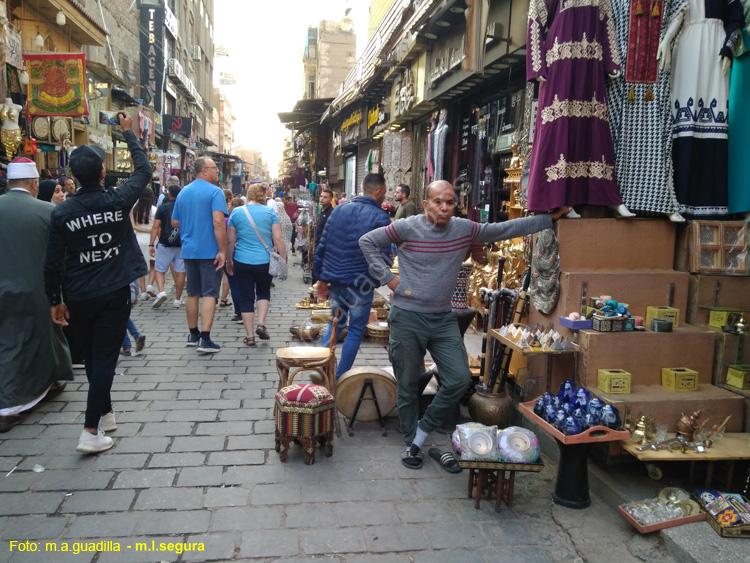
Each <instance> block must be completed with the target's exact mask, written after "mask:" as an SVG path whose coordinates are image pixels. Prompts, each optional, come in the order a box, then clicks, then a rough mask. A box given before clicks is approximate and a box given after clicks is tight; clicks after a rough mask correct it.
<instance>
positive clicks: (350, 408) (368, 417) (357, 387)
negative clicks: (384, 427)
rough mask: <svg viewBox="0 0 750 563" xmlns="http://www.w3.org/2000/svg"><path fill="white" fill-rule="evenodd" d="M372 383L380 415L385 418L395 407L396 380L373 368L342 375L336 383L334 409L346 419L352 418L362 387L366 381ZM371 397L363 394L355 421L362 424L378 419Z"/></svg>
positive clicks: (386, 373)
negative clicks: (363, 398) (363, 397)
mask: <svg viewBox="0 0 750 563" xmlns="http://www.w3.org/2000/svg"><path fill="white" fill-rule="evenodd" d="M368 379H369V380H371V381H372V386H373V387H374V388H375V395H376V396H377V399H378V407H380V414H381V415H382V416H383V417H384V418H385V416H387V415H388V413H390V412H391V411H392V410H393V409H394V408H395V407H396V378H395V377H394V376H393V375H392V374H390V373H388V372H387V371H385V370H382V369H378V368H374V367H361V368H353V369H350V370H349V371H347V372H346V373H344V374H343V375H342V376H341V377H340V378H339V379H338V381H337V382H336V408H337V409H338V410H339V412H340V413H341V414H343V415H344V416H345V417H346V418H351V417H352V416H354V409H355V408H356V406H357V401H358V400H359V396H360V393H361V392H362V386H363V385H364V384H365V381H366V380H368ZM371 398H372V396H371V394H370V392H369V391H368V392H366V393H365V400H363V401H362V404H361V405H360V407H359V411H358V412H357V420H358V421H362V422H367V421H373V420H377V419H378V413H377V411H376V410H375V404H374V401H372V400H368V399H371Z"/></svg>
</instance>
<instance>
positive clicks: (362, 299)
mask: <svg viewBox="0 0 750 563" xmlns="http://www.w3.org/2000/svg"><path fill="white" fill-rule="evenodd" d="M372 296H373V290H372V289H370V290H368V291H361V290H358V289H355V288H353V287H350V286H346V285H337V284H331V288H330V294H329V301H330V303H331V314H332V315H335V314H336V311H337V310H339V311H341V318H340V319H339V324H338V328H337V329H336V330H337V331H340V330H341V329H342V328H343V327H344V326H345V325H346V322H347V319H348V321H349V332H348V333H347V335H346V339H345V340H344V346H343V349H342V350H341V357H340V358H339V363H338V367H337V368H336V379H338V378H339V377H341V376H342V375H343V374H344V373H346V372H347V371H349V370H350V369H351V368H352V365H353V364H354V360H355V359H356V357H357V352H358V351H359V345H360V343H361V342H362V337H363V336H364V335H365V329H366V328H367V321H368V320H369V319H370V309H371V308H372ZM332 326H333V323H332V322H331V323H329V324H328V327H327V328H326V330H325V332H324V333H323V337H322V338H321V339H320V345H321V346H328V337H329V335H330V333H331V327H332Z"/></svg>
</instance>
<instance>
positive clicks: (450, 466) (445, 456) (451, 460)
mask: <svg viewBox="0 0 750 563" xmlns="http://www.w3.org/2000/svg"><path fill="white" fill-rule="evenodd" d="M427 453H428V454H429V456H430V457H431V458H432V459H434V460H435V461H437V462H438V463H439V464H440V467H442V468H443V469H445V470H446V471H447V472H448V473H461V471H462V470H461V467H460V466H459V465H458V460H457V459H456V456H454V455H453V454H452V453H451V452H444V451H443V450H440V449H438V448H430V449H429V451H428V452H427Z"/></svg>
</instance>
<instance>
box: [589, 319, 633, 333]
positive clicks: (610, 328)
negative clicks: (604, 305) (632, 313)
mask: <svg viewBox="0 0 750 563" xmlns="http://www.w3.org/2000/svg"><path fill="white" fill-rule="evenodd" d="M591 320H592V328H593V329H594V330H595V331H597V332H623V331H624V330H625V324H626V321H627V320H628V319H627V317H619V316H618V317H602V316H600V315H594V316H593V317H592V319H591ZM631 330H632V329H631Z"/></svg>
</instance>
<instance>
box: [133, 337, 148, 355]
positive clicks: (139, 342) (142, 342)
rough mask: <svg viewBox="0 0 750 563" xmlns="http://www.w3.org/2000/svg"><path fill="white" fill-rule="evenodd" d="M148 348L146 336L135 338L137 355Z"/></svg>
mask: <svg viewBox="0 0 750 563" xmlns="http://www.w3.org/2000/svg"><path fill="white" fill-rule="evenodd" d="M145 347H146V335H144V334H140V335H138V336H136V338H135V353H136V354H139V353H141V352H142V351H143V349H144V348H145Z"/></svg>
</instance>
